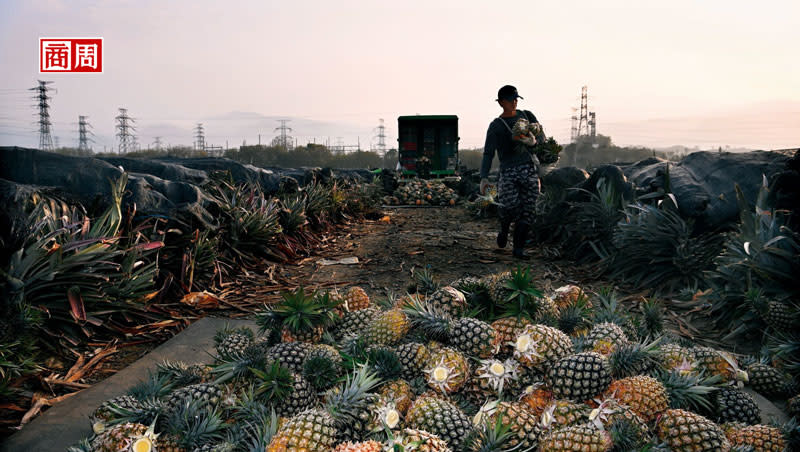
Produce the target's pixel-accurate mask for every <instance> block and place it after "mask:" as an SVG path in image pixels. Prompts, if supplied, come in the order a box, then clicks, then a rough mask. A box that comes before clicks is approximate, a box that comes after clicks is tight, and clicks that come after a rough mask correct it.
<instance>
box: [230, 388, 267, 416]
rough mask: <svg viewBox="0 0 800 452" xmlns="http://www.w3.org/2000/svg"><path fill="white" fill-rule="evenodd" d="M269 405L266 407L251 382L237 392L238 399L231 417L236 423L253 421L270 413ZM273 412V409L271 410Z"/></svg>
mask: <svg viewBox="0 0 800 452" xmlns="http://www.w3.org/2000/svg"><path fill="white" fill-rule="evenodd" d="M270 410H271V408H270V407H267V406H266V405H265V404H264V403H263V402H262V401H261V400H260V398H259V396H258V395H257V394H256V388H255V385H254V384H253V383H250V384H249V385H248V386H247V387H245V388H243V389H242V391H241V392H240V394H239V401H238V404H237V407H236V410H235V411H234V413H233V417H234V418H235V419H236V421H237V422H238V423H248V422H254V421H256V420H261V419H264V418H265V417H266V416H269V414H270ZM272 411H273V412H274V410H272Z"/></svg>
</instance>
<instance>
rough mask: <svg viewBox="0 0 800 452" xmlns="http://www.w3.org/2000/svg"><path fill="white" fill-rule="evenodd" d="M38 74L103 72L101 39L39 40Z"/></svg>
mask: <svg viewBox="0 0 800 452" xmlns="http://www.w3.org/2000/svg"><path fill="white" fill-rule="evenodd" d="M39 72H99V73H102V72H103V38H39Z"/></svg>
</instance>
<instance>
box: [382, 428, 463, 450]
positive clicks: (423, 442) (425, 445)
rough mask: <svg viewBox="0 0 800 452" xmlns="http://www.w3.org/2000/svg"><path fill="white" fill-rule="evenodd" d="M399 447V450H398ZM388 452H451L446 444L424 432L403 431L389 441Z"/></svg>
mask: <svg viewBox="0 0 800 452" xmlns="http://www.w3.org/2000/svg"><path fill="white" fill-rule="evenodd" d="M398 447H399V449H398ZM387 450H389V451H397V450H400V451H403V452H452V451H451V449H450V448H449V447H447V442H445V441H444V440H443V439H441V438H439V437H438V436H436V435H434V434H431V433H428V432H426V431H424V430H415V429H411V428H406V429H404V430H403V431H402V432H401V433H400V435H398V436H397V437H395V438H392V439H390V441H389V448H388V449H387Z"/></svg>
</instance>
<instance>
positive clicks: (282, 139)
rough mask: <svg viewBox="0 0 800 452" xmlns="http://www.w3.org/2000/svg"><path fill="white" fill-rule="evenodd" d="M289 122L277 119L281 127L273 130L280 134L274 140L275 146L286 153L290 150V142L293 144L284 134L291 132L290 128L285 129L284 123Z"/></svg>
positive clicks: (290, 138)
mask: <svg viewBox="0 0 800 452" xmlns="http://www.w3.org/2000/svg"><path fill="white" fill-rule="evenodd" d="M289 121H291V119H279V120H278V122H280V123H281V126H280V127H276V128H275V131H276V132H277V131H280V132H281V134H280V135H279V136H278V137H277V140H276V141H277V143H275V144H277V145H278V146H280V147H283V148H284V149H286V150H287V151H288V150H291V149H292V142H293V140H292V137H290V136H289V135H287V134H286V132H287V131H288V132H291V131H292V128H291V127H286V123H287V122H289Z"/></svg>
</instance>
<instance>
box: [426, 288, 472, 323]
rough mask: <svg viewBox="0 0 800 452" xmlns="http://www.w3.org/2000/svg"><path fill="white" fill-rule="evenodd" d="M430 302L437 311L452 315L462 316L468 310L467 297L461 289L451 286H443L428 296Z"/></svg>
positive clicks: (454, 316)
mask: <svg viewBox="0 0 800 452" xmlns="http://www.w3.org/2000/svg"><path fill="white" fill-rule="evenodd" d="M428 304H429V305H430V306H431V307H432V308H433V309H434V310H436V311H439V312H442V313H444V314H446V315H448V316H450V317H453V318H456V317H460V316H461V315H463V314H464V312H465V311H466V310H467V307H468V306H467V299H466V297H465V296H464V294H463V293H461V291H459V290H458V289H454V288H452V287H450V286H445V287H442V288H441V289H439V290H437V291H435V292H433V293H432V294H431V295H430V296H429V297H428Z"/></svg>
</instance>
